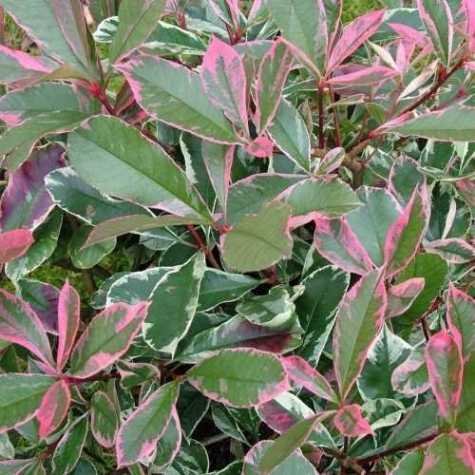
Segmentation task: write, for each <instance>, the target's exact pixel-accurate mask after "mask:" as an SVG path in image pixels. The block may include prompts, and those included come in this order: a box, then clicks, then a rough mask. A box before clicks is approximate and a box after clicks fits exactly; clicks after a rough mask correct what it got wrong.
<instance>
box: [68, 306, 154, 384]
mask: <svg viewBox="0 0 475 475" xmlns="http://www.w3.org/2000/svg"><path fill="white" fill-rule="evenodd" d="M148 306H149V304H148V303H139V304H136V305H127V304H121V303H117V304H113V305H110V306H109V307H107V308H106V309H105V310H104V311H103V312H101V313H99V314H98V315H96V316H95V317H94V318H93V320H92V321H91V323H90V324H89V326H88V327H87V329H86V330H85V332H84V333H83V334H82V335H81V338H79V340H78V342H77V343H76V346H75V347H74V350H73V352H72V354H71V359H70V370H69V374H71V375H72V376H74V377H75V378H81V379H85V378H88V377H90V376H92V375H94V374H96V373H98V372H99V371H101V370H103V369H105V368H107V367H108V366H110V365H111V364H112V363H114V362H115V361H117V360H118V359H119V358H120V357H121V356H122V355H123V354H124V353H125V352H126V351H127V350H128V348H129V346H130V344H131V343H132V341H133V339H134V338H135V336H136V335H137V333H138V332H139V331H140V329H141V327H142V323H143V321H144V319H145V317H146V315H147V311H148Z"/></svg>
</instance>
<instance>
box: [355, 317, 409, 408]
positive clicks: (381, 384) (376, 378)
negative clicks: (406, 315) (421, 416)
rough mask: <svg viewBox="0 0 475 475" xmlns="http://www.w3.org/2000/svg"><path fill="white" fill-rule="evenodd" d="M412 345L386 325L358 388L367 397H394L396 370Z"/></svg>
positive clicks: (371, 352)
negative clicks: (393, 377)
mask: <svg viewBox="0 0 475 475" xmlns="http://www.w3.org/2000/svg"><path fill="white" fill-rule="evenodd" d="M410 352H411V346H410V345H409V344H408V343H406V342H405V341H404V340H403V339H402V338H399V337H398V336H397V335H395V334H394V333H393V332H391V331H390V330H389V328H388V327H387V326H385V327H384V329H383V331H382V332H381V333H380V335H379V338H378V340H377V341H376V343H375V345H374V346H373V347H372V348H371V350H370V351H369V353H368V357H367V359H366V363H365V365H364V367H363V371H362V372H361V376H360V377H359V379H358V388H359V390H360V392H361V393H362V394H363V396H364V398H365V399H378V398H394V396H395V394H394V390H393V385H392V376H393V375H394V370H395V369H396V368H397V367H398V366H400V365H401V364H402V363H403V361H405V360H406V358H407V357H408V356H409V354H410Z"/></svg>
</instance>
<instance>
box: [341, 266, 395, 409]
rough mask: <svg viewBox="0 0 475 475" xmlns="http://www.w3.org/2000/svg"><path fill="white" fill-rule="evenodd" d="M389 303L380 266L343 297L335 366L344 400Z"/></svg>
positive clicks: (376, 333)
mask: <svg viewBox="0 0 475 475" xmlns="http://www.w3.org/2000/svg"><path fill="white" fill-rule="evenodd" d="M386 307H387V294H386V288H385V285H384V279H383V278H382V274H381V271H379V270H376V271H373V272H370V273H369V274H367V275H366V276H364V277H362V278H361V279H360V280H359V281H358V282H357V283H356V284H355V285H354V286H353V287H352V288H351V290H350V291H349V292H348V293H347V294H346V295H345V297H344V299H343V302H342V304H341V306H340V308H339V310H338V313H337V317H336V323H335V330H334V332H333V349H334V355H335V356H334V369H335V375H336V380H337V381H338V387H339V389H340V397H341V399H342V400H344V399H345V398H346V396H347V395H348V393H349V391H350V390H351V388H352V386H353V384H354V382H355V380H356V378H357V377H358V376H359V374H360V372H361V370H362V369H363V365H364V363H365V360H366V357H367V354H368V351H369V348H370V346H371V345H372V343H373V342H374V341H375V340H376V338H377V336H378V334H379V332H380V330H381V329H382V327H383V323H384V315H385V311H386Z"/></svg>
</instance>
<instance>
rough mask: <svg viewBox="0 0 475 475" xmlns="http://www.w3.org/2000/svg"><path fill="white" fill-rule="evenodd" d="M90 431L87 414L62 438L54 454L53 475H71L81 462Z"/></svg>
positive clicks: (77, 420)
mask: <svg viewBox="0 0 475 475" xmlns="http://www.w3.org/2000/svg"><path fill="white" fill-rule="evenodd" d="M88 431H89V423H88V418H87V414H85V415H84V416H82V417H80V418H79V419H76V421H75V422H74V423H73V424H72V425H71V426H70V427H69V429H68V430H67V431H66V432H65V433H64V435H63V437H61V439H60V441H59V444H58V445H57V446H56V449H55V451H54V453H53V458H52V466H53V471H52V475H63V474H67V473H70V472H71V471H72V470H73V469H74V467H75V466H76V464H77V463H78V461H79V457H80V456H81V453H82V449H83V447H84V443H85V442H86V437H87V434H88Z"/></svg>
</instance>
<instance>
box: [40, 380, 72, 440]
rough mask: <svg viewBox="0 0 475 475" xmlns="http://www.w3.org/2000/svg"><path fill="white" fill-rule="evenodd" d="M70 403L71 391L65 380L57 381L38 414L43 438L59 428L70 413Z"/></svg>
mask: <svg viewBox="0 0 475 475" xmlns="http://www.w3.org/2000/svg"><path fill="white" fill-rule="evenodd" d="M70 403H71V392H70V390H69V386H68V384H67V383H66V382H65V381H63V380H61V381H57V382H56V383H54V384H53V385H52V386H51V387H50V388H49V389H48V391H47V392H46V394H45V395H44V396H43V399H42V401H41V405H40V407H39V409H38V412H37V414H36V417H37V419H38V422H39V430H38V435H39V436H40V438H41V439H43V438H45V437H48V436H49V435H50V434H52V433H53V432H54V431H55V430H56V429H58V428H59V426H60V425H61V423H62V422H63V421H64V419H65V417H66V416H67V414H68V410H69V405H70Z"/></svg>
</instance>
